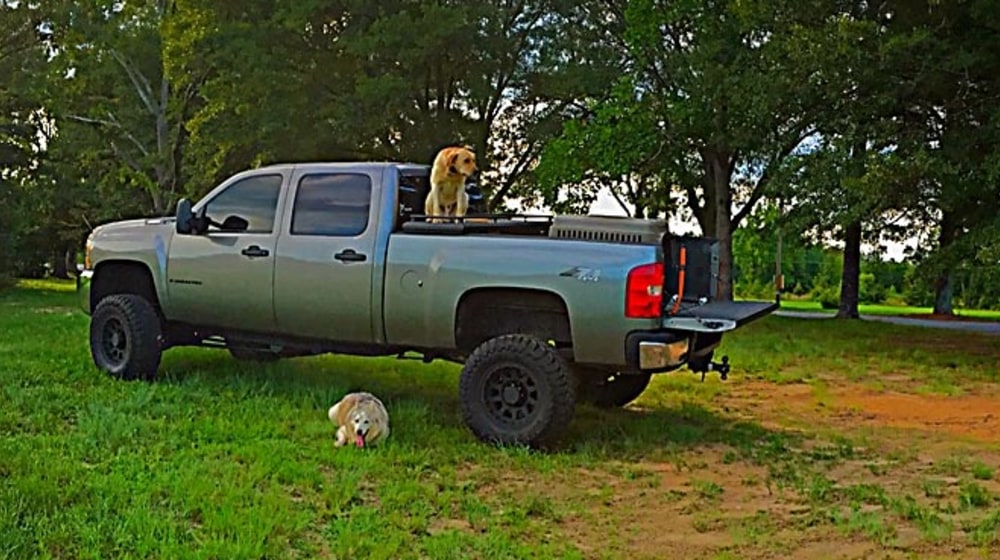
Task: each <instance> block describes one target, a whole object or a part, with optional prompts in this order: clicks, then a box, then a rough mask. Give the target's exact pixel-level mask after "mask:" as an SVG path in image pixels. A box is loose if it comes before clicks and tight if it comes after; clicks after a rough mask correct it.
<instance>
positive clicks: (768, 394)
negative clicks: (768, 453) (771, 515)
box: [732, 382, 1000, 443]
mask: <svg viewBox="0 0 1000 560" xmlns="http://www.w3.org/2000/svg"><path fill="white" fill-rule="evenodd" d="M732 396H733V397H735V399H736V400H737V401H739V402H740V404H739V406H738V408H741V409H743V410H748V409H749V410H748V411H749V412H751V414H752V415H753V416H754V417H756V418H758V419H762V420H763V419H766V418H774V417H775V415H776V413H777V415H778V416H782V417H785V418H787V417H788V414H791V415H792V416H793V417H796V418H799V419H801V420H808V421H809V422H813V421H820V422H823V421H825V422H827V423H832V424H834V425H842V426H845V427H850V426H852V425H853V426H859V425H864V426H888V427H893V428H904V429H916V430H920V431H924V432H928V433H937V434H947V435H949V436H959V437H964V438H972V439H975V440H978V441H982V442H987V443H1000V395H962V396H945V395H917V394H910V393H900V392H894V391H887V392H876V391H873V390H871V389H867V388H865V387H863V386H860V385H844V386H837V387H831V388H830V389H828V390H827V391H826V393H825V394H824V395H823V397H822V399H820V398H819V397H818V396H817V394H816V393H815V392H814V391H813V389H812V387H811V386H809V385H805V384H789V385H775V384H773V383H765V382H747V383H744V384H742V385H741V386H740V387H739V389H738V390H737V391H734V392H733V393H732ZM782 413H784V414H782ZM765 421H766V420H765Z"/></svg>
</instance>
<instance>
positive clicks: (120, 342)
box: [90, 294, 163, 381]
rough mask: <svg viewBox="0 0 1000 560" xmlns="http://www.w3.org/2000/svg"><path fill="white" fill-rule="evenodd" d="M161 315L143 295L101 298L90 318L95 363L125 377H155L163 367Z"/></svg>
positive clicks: (91, 345)
mask: <svg viewBox="0 0 1000 560" xmlns="http://www.w3.org/2000/svg"><path fill="white" fill-rule="evenodd" d="M161 328H162V327H161V325H160V316H159V315H158V314H157V313H156V309H155V308H153V305H152V304H151V303H149V301H148V300H146V299H145V298H143V297H142V296H138V295H134V294H115V295H109V296H106V297H104V298H103V299H101V301H100V302H98V304H97V306H96V307H95V308H94V314H93V316H92V317H91V319H90V354H91V357H92V358H93V360H94V365H96V366H97V367H98V369H100V370H102V371H104V372H105V373H107V374H108V375H110V376H112V377H115V378H117V379H122V380H127V381H131V380H135V379H142V380H147V381H148V380H152V379H153V378H154V377H156V370H157V369H159V367H160V357H161V355H162V353H163V350H162V347H161Z"/></svg>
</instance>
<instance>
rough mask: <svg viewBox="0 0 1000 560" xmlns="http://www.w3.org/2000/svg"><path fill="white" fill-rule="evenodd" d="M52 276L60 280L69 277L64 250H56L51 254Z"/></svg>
mask: <svg viewBox="0 0 1000 560" xmlns="http://www.w3.org/2000/svg"><path fill="white" fill-rule="evenodd" d="M52 277H53V278H58V279H60V280H68V279H69V269H68V268H67V267H66V252H65V251H56V253H55V254H54V255H52Z"/></svg>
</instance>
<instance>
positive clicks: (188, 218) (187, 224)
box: [176, 198, 194, 235]
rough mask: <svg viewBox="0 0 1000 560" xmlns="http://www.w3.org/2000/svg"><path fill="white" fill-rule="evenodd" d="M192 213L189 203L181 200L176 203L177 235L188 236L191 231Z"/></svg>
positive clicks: (184, 199) (183, 199)
mask: <svg viewBox="0 0 1000 560" xmlns="http://www.w3.org/2000/svg"><path fill="white" fill-rule="evenodd" d="M193 221H194V213H193V212H191V201H190V200H188V199H186V198H182V199H180V200H179V201H178V202H177V223H176V229H177V233H180V234H185V235H186V234H189V233H191V232H192V231H193V223H192V222H193Z"/></svg>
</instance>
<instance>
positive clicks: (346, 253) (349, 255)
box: [333, 249, 368, 262]
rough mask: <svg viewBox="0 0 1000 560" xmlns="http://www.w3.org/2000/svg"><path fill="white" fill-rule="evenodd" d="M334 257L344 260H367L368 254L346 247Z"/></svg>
mask: <svg viewBox="0 0 1000 560" xmlns="http://www.w3.org/2000/svg"><path fill="white" fill-rule="evenodd" d="M333 258H335V259H337V260H338V261H343V262H361V261H364V260H366V259H367V258H368V255H365V254H364V253H358V252H356V251H355V250H354V249H344V250H343V251H341V252H339V253H337V254H335V255H333Z"/></svg>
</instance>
